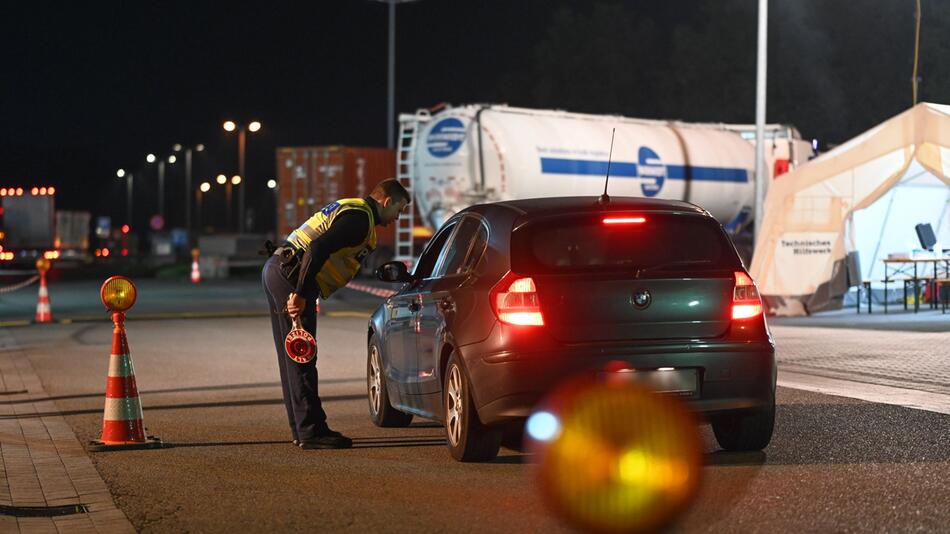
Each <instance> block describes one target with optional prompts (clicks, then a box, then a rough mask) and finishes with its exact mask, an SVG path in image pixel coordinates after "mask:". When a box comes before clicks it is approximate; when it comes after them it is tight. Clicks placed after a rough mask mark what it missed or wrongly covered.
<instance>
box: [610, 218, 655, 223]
mask: <svg viewBox="0 0 950 534" xmlns="http://www.w3.org/2000/svg"><path fill="white" fill-rule="evenodd" d="M644 222H647V220H646V218H644V217H604V224H640V223H644Z"/></svg>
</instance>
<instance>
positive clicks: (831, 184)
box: [751, 103, 950, 315]
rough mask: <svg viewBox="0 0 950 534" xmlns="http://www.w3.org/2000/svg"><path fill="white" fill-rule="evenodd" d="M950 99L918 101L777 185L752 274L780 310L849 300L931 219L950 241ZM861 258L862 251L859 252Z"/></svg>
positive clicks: (942, 239) (796, 311) (906, 249)
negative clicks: (854, 269) (856, 267)
mask: <svg viewBox="0 0 950 534" xmlns="http://www.w3.org/2000/svg"><path fill="white" fill-rule="evenodd" d="M948 200H950V106H946V105H939V104H927V103H923V104H918V105H917V106H914V107H913V108H911V109H909V110H907V111H905V112H903V113H901V114H900V115H897V116H896V117H893V118H891V119H889V120H888V121H886V122H884V123H882V124H879V125H878V126H876V127H874V128H872V129H871V130H869V131H867V132H864V133H863V134H861V135H859V136H858V137H855V138H854V139H852V140H850V141H848V142H847V143H845V144H843V145H840V146H838V147H836V148H835V149H834V150H832V151H830V152H828V153H826V154H823V155H822V156H821V157H819V158H817V159H815V160H812V161H810V162H809V163H807V164H805V165H803V166H801V167H799V168H797V169H795V170H794V171H792V172H790V173H788V174H785V175H782V176H780V177H778V178H777V179H776V180H775V181H773V182H772V183H771V184H770V187H769V191H768V195H767V198H766V202H765V210H764V213H765V216H764V217H763V221H762V227H761V231H760V235H759V236H757V238H756V246H755V256H754V257H753V260H752V267H751V273H752V276H753V278H754V279H755V280H756V282H757V284H758V287H759V291H760V293H762V295H764V296H765V297H766V301H767V302H768V304H769V307H770V309H771V311H772V312H773V313H778V314H783V315H800V314H804V313H808V312H812V311H820V310H822V309H833V308H836V307H840V306H841V303H842V297H843V295H844V294H845V293H846V292H847V290H848V286H849V285H853V284H854V283H855V278H856V276H855V275H856V274H857V273H854V274H852V275H851V276H850V278H851V280H850V282H849V281H848V280H847V279H846V278H847V274H846V273H847V271H848V269H847V267H846V262H845V259H846V257H848V255H849V254H850V253H853V252H857V255H856V256H857V258H858V260H859V263H860V271H861V272H860V277H861V278H863V279H880V278H882V277H883V274H884V273H883V269H884V267H883V263H882V262H881V260H882V259H884V258H886V257H887V256H888V254H890V253H895V252H900V253H908V254H909V253H911V252H912V250H913V249H914V248H919V247H920V244H919V242H918V241H917V237H916V233H915V231H914V225H915V224H918V223H930V224H931V225H932V226H933V228H934V231H935V233H936V234H937V240H938V243H942V244H943V246H944V247H950V220H948V218H947V217H948V214H947V202H948ZM852 257H853V256H852Z"/></svg>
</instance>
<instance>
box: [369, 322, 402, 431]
mask: <svg viewBox="0 0 950 534" xmlns="http://www.w3.org/2000/svg"><path fill="white" fill-rule="evenodd" d="M385 357H386V356H385V353H384V352H383V351H382V350H381V349H380V348H379V339H378V338H377V337H376V334H373V335H372V336H371V337H370V340H369V345H368V346H367V351H366V400H367V404H368V405H369V406H368V408H369V416H370V419H372V421H373V424H375V425H376V426H381V427H406V426H409V423H411V422H412V414H409V413H405V412H401V411H399V410H397V409H396V408H395V407H393V405H392V403H391V402H390V401H389V391H388V390H387V389H386V387H387V386H386V371H385V369H386V368H385V367H384V362H385Z"/></svg>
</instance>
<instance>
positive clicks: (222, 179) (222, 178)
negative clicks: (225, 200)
mask: <svg viewBox="0 0 950 534" xmlns="http://www.w3.org/2000/svg"><path fill="white" fill-rule="evenodd" d="M215 181H216V182H218V184H219V185H224V183H225V182H227V181H228V177H227V176H225V175H223V174H219V175H218V177H217V178H215Z"/></svg>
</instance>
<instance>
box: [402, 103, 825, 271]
mask: <svg viewBox="0 0 950 534" xmlns="http://www.w3.org/2000/svg"><path fill="white" fill-rule="evenodd" d="M614 128H616V133H615V138H614V141H613V152H612V157H611V158H610V159H611V163H610V184H609V189H608V192H609V194H610V195H611V196H638V197H655V198H664V199H676V200H685V201H688V202H692V203H694V204H697V205H699V206H702V207H703V208H705V209H706V210H708V211H709V212H710V213H711V214H712V215H713V216H714V217H716V219H718V220H719V221H720V222H721V223H722V224H723V225H724V226H725V227H726V228H727V229H728V230H730V231H731V232H733V233H739V232H740V231H741V230H742V229H743V228H745V227H746V226H747V225H748V224H749V223H750V222H751V219H752V217H751V214H752V213H753V203H754V201H755V181H754V177H753V175H754V169H755V149H754V146H753V144H752V143H751V142H750V140H747V139H745V138H744V137H743V134H747V130H748V129H749V125H736V124H697V123H684V122H676V121H664V120H647V119H635V118H629V117H622V116H612V115H589V114H581V113H570V112H565V111H556V110H538V109H526V108H517V107H509V106H505V105H465V106H459V107H445V108H443V109H441V110H438V111H436V112H430V111H428V110H420V111H418V112H416V113H415V114H403V115H401V116H400V146H399V155H398V159H397V176H398V177H399V178H400V180H401V181H402V182H403V183H404V185H407V186H409V187H411V188H412V190H413V194H414V196H415V199H416V206H415V208H414V209H415V210H417V211H418V212H419V215H420V219H421V220H422V221H424V222H425V223H426V224H427V225H428V226H430V227H431V228H433V229H434V228H438V227H439V226H441V224H442V223H443V222H445V221H446V220H447V219H448V218H449V217H451V216H452V215H453V214H454V213H456V212H458V211H459V210H461V209H463V208H465V207H467V206H470V205H472V204H476V203H480V202H493V201H501V200H511V199H520V198H531V197H553V196H579V195H590V196H597V195H600V194H601V193H602V192H603V190H604V179H605V176H606V173H607V160H608V155H609V154H610V151H611V134H612V131H613V129H614ZM766 134H767V136H766V139H767V140H768V141H769V145H770V146H767V150H766V161H767V165H768V168H769V171H770V174H778V173H781V172H783V171H787V170H788V169H789V167H794V166H795V165H797V164H799V163H804V162H805V161H807V159H808V157H809V156H810V155H811V146H810V144H809V143H808V142H806V141H803V140H802V139H800V136H799V135H798V132H797V131H796V130H794V128H791V127H787V126H781V125H769V126H768V127H767V129H766ZM752 141H754V138H753V139H752ZM401 222H405V221H401ZM403 226H406V228H404V229H397V250H398V251H400V254H398V256H400V257H399V259H403V260H409V261H411V260H412V257H411V256H412V253H411V252H409V254H406V252H407V251H411V250H412V247H411V245H408V243H406V242H405V240H404V239H401V237H402V236H408V235H409V230H410V228H409V227H408V225H407V224H405V225H403ZM415 252H416V253H418V252H419V251H415Z"/></svg>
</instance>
